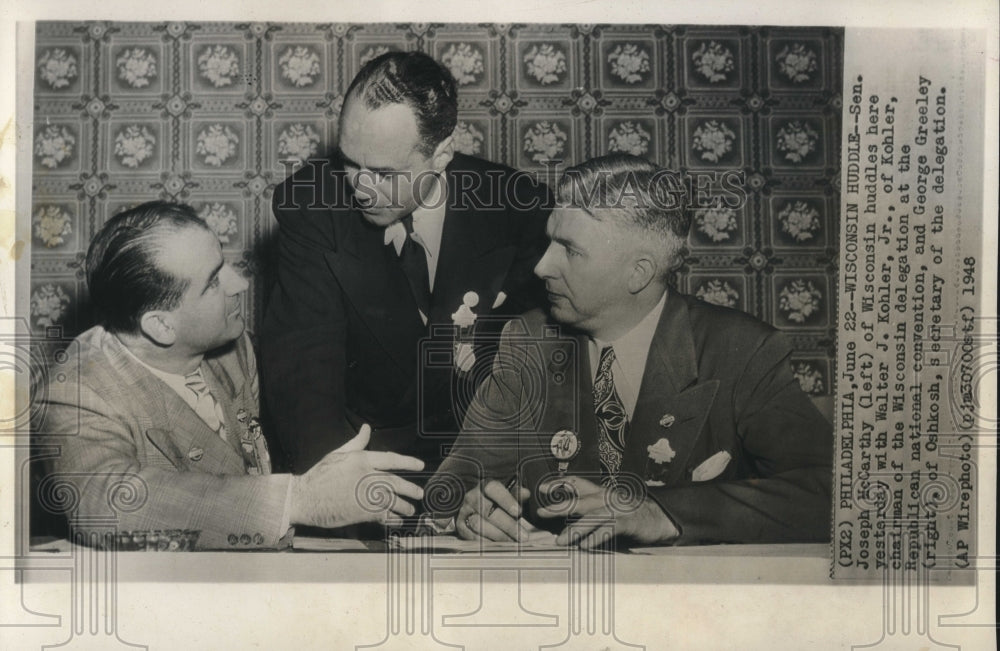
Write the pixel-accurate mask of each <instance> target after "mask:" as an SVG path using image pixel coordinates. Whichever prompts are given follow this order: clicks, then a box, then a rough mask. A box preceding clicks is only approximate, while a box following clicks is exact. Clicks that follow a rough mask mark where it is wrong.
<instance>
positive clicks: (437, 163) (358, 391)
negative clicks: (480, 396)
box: [261, 52, 550, 471]
mask: <svg viewBox="0 0 1000 651" xmlns="http://www.w3.org/2000/svg"><path fill="white" fill-rule="evenodd" d="M457 113H458V104H457V97H456V89H455V82H454V80H453V79H452V77H451V75H450V73H449V72H448V71H447V69H445V68H444V67H443V66H441V65H440V64H439V63H437V62H436V61H434V60H433V59H432V58H430V57H429V56H427V55H425V54H422V53H419V52H408V53H402V52H394V53H389V54H386V55H383V56H381V57H379V58H377V59H375V60H373V61H371V62H370V63H368V64H367V65H366V66H365V67H364V68H362V70H361V71H360V72H359V73H358V75H357V76H356V77H355V79H354V81H353V82H352V83H351V85H350V88H349V89H348V91H347V94H346V97H345V100H344V106H343V110H342V112H341V117H340V135H339V151H338V152H337V154H336V155H335V157H334V160H333V161H316V162H312V163H310V164H308V165H306V166H305V167H304V168H303V169H302V170H300V171H299V172H297V173H296V174H294V175H293V176H292V177H290V178H288V179H286V181H285V182H284V183H283V184H282V185H281V186H279V187H278V188H277V190H276V192H275V196H274V214H275V217H276V218H277V220H278V224H279V226H280V233H279V242H278V250H279V261H278V272H277V276H278V277H277V284H276V287H275V289H274V292H273V295H272V296H271V298H270V302H269V304H268V307H267V312H266V315H265V318H264V324H263V331H262V337H261V342H262V377H263V382H264V389H265V399H266V402H267V404H268V408H269V410H270V412H271V414H272V415H273V419H274V425H275V428H276V431H277V434H278V437H279V439H280V441H281V444H282V446H283V447H284V449H285V451H286V453H287V454H288V456H289V460H290V463H291V465H292V468H293V469H294V470H297V471H303V470H305V469H307V468H309V467H310V466H311V465H312V464H313V463H315V462H316V461H317V460H319V459H320V458H322V457H323V455H324V454H326V453H327V452H329V451H330V450H333V449H334V448H336V447H337V446H339V445H341V444H342V443H343V442H344V441H346V440H348V439H350V438H351V437H352V436H354V433H355V431H356V430H357V429H358V427H359V426H360V425H361V423H370V424H371V425H372V426H373V428H374V429H373V433H372V441H371V448H372V449H375V450H389V451H395V452H400V453H404V454H409V455H414V456H417V457H419V458H421V459H424V460H425V461H426V462H427V464H428V468H429V469H433V468H434V467H436V465H437V464H438V463H440V460H441V446H442V445H447V444H448V443H449V442H450V441H452V440H453V439H454V436H455V434H456V432H457V430H458V423H459V422H460V419H461V416H460V415H459V413H458V412H459V411H461V406H462V404H463V398H464V401H465V402H464V404H467V403H468V401H469V400H470V399H471V396H472V394H473V391H474V385H475V381H476V379H477V378H481V377H482V375H483V374H480V373H477V372H476V369H477V368H482V367H483V365H484V364H486V366H485V368H486V369H488V368H489V367H488V363H489V357H490V355H489V350H488V348H487V347H483V346H476V345H474V344H475V342H476V339H475V336H476V335H479V334H481V331H483V330H484V327H483V326H485V325H487V323H486V322H489V321H490V320H491V318H492V317H495V316H496V315H507V316H510V315H513V314H518V313H520V312H521V311H523V310H525V309H529V308H530V307H531V306H532V305H535V304H540V303H541V302H542V301H543V294H542V290H541V284H540V283H538V282H537V279H536V278H534V277H533V276H532V273H531V270H532V268H533V267H534V265H535V263H536V262H537V261H538V259H539V258H540V256H541V254H542V252H543V251H544V248H545V245H546V240H545V236H544V228H545V217H546V215H547V212H548V209H549V208H550V206H548V204H549V203H550V195H549V194H548V191H547V189H546V188H545V187H544V186H542V185H539V184H538V183H537V182H536V181H535V180H534V179H533V178H531V177H529V176H527V175H524V174H519V173H517V172H515V171H514V170H512V169H510V168H507V167H503V166H500V165H495V164H493V163H489V162H487V161H484V160H479V159H476V158H471V157H468V156H463V155H459V154H455V153H454V142H453V138H452V133H453V131H454V129H455V125H456V123H457ZM504 320H505V319H500V320H499V321H498V324H502V323H503V321H504ZM498 327H499V326H497V329H498Z"/></svg>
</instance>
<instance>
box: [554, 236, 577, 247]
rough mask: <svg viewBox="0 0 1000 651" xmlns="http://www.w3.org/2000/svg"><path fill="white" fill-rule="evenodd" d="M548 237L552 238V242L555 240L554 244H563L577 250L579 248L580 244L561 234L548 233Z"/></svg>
mask: <svg viewBox="0 0 1000 651" xmlns="http://www.w3.org/2000/svg"><path fill="white" fill-rule="evenodd" d="M549 239H550V240H552V241H553V242H555V243H556V244H561V245H563V246H564V247H566V248H567V249H578V250H580V246H579V245H578V244H577V243H576V242H574V241H573V240H571V239H570V238H568V237H563V236H561V235H550V236H549Z"/></svg>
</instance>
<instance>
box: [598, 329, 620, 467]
mask: <svg viewBox="0 0 1000 651" xmlns="http://www.w3.org/2000/svg"><path fill="white" fill-rule="evenodd" d="M614 363H615V350H614V348H612V347H611V346H608V347H606V348H605V349H604V350H602V351H601V361H600V363H599V364H598V367H597V376H596V377H595V378H594V414H595V415H596V416H597V426H598V429H599V430H600V434H599V437H600V441H599V443H598V451H599V452H600V456H601V469H602V471H603V473H602V474H603V476H602V478H601V482H602V483H603V484H604V485H605V486H614V485H615V484H616V483H617V479H618V471H619V469H621V465H622V455H623V453H624V452H625V435H626V433H627V430H628V417H627V416H626V414H625V405H624V404H623V403H622V400H621V398H620V397H618V391H617V390H615V378H614V375H612V373H611V365H612V364H614Z"/></svg>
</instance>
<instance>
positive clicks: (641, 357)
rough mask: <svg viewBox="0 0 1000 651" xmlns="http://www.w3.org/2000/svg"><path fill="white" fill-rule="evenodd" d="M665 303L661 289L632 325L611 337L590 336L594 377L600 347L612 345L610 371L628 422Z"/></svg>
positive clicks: (598, 360)
mask: <svg viewBox="0 0 1000 651" xmlns="http://www.w3.org/2000/svg"><path fill="white" fill-rule="evenodd" d="M666 303H667V292H663V296H661V297H660V301H659V302H658V303H657V304H656V306H655V307H654V308H653V309H652V310H650V311H649V314H647V315H646V316H644V317H643V318H642V321H640V322H639V323H637V324H636V326H635V327H634V328H632V329H631V330H629V331H628V332H626V333H625V334H624V335H622V336H621V337H619V338H618V339H616V340H614V341H601V340H599V339H594V338H593V337H591V339H590V345H589V346H588V348H589V352H590V368H591V369H592V371H593V372H594V376H595V378H596V375H597V367H598V365H599V364H600V360H601V351H602V350H604V349H605V348H606V347H607V346H611V347H612V348H614V349H615V361H614V363H613V364H612V365H611V375H612V376H613V377H614V381H615V390H616V391H618V397H619V398H621V401H622V404H623V405H624V406H625V412H626V413H627V414H628V419H629V421H630V422H631V420H632V414H633V413H634V412H635V403H636V402H637V401H638V400H639V388H640V387H641V386H642V375H643V373H645V372H646V358H647V357H648V356H649V346H650V344H652V342H653V335H655V334H656V326H657V325H658V324H659V323H660V315H661V314H663V306H664V305H666Z"/></svg>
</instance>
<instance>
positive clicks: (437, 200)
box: [383, 174, 448, 265]
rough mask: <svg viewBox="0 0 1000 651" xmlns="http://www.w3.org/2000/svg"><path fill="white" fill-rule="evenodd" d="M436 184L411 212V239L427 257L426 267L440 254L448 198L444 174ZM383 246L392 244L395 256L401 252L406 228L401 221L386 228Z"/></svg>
mask: <svg viewBox="0 0 1000 651" xmlns="http://www.w3.org/2000/svg"><path fill="white" fill-rule="evenodd" d="M436 178H437V181H438V182H437V183H435V184H434V188H433V189H432V190H431V193H430V195H429V196H428V197H426V198H425V199H424V201H422V202H421V205H419V206H417V208H416V209H415V210H414V211H413V239H415V240H416V241H417V243H419V244H420V245H421V246H422V247H423V248H424V252H425V253H426V255H427V261H428V265H430V264H431V262H432V261H436V260H437V257H438V255H439V254H440V252H441V233H442V231H443V230H444V216H445V212H446V208H447V206H446V201H445V200H444V197H446V196H448V181H447V179H446V177H445V175H444V174H440V175H438V176H437V177H436ZM383 237H384V239H383V242H384V243H385V244H390V243H391V244H392V246H393V248H395V249H396V255H399V254H400V252H401V251H402V250H403V242H405V241H406V228H405V227H404V226H403V223H402V221H396V222H393V223H392V224H390V225H389V226H386V228H385V235H384V236H383Z"/></svg>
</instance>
